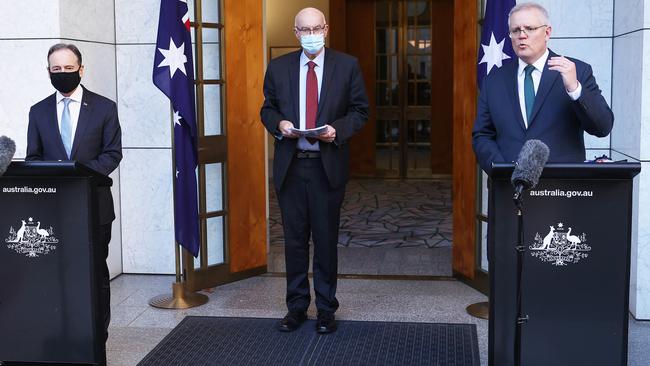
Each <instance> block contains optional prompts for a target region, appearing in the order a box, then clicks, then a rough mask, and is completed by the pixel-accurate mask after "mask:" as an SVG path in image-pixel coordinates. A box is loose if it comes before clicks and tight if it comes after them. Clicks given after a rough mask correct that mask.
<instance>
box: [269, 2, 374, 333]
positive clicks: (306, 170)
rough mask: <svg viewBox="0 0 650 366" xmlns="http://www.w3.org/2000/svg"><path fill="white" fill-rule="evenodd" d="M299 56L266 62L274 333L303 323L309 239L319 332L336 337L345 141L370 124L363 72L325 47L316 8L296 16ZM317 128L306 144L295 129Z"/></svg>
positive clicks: (347, 154) (354, 62)
mask: <svg viewBox="0 0 650 366" xmlns="http://www.w3.org/2000/svg"><path fill="white" fill-rule="evenodd" d="M294 31H295V34H296V38H297V39H298V40H299V41H300V45H301V47H302V49H301V50H300V51H296V52H293V53H290V54H287V55H284V56H281V57H278V58H276V59H274V60H271V61H270V62H269V65H268V68H267V71H266V77H265V79H264V97H265V100H264V105H263V106H262V110H261V112H260V114H261V119H262V123H264V127H266V129H267V130H268V131H269V133H270V134H272V135H273V137H275V154H274V161H273V183H274V185H275V190H276V193H277V197H278V202H279V206H280V211H281V212H282V221H283V229H284V242H285V261H286V270H287V293H286V303H287V308H288V309H289V312H288V313H287V315H286V316H285V317H284V319H282V320H281V321H280V322H279V323H278V326H277V327H278V330H280V331H285V332H290V331H294V330H296V329H298V328H299V327H300V325H301V324H302V323H303V322H304V321H305V320H306V319H307V314H306V312H307V308H308V307H309V304H310V302H311V296H310V291H309V278H308V271H309V238H310V237H311V238H312V240H313V243H314V264H313V273H314V292H315V294H316V301H315V302H316V308H317V310H318V316H317V322H316V331H317V332H318V333H331V332H334V331H335V330H336V321H335V318H334V312H335V311H336V310H337V309H338V307H339V303H338V300H337V299H336V272H337V244H338V230H339V216H340V209H341V203H342V202H343V196H344V194H345V184H346V183H347V180H348V175H349V172H348V165H349V158H350V151H349V147H348V141H349V140H350V138H351V137H352V135H353V134H354V133H355V132H357V131H358V130H359V129H361V127H363V125H364V124H365V123H366V120H367V119H368V97H367V96H366V91H365V87H364V84H363V78H362V75H361V69H360V67H359V63H358V62H357V60H356V59H355V58H354V57H352V56H349V55H346V54H344V53H340V52H337V51H334V50H332V49H329V48H325V47H324V46H325V38H326V37H327V32H328V27H327V23H326V21H325V16H324V15H323V13H322V12H321V11H320V10H318V9H315V8H305V9H302V10H301V11H300V12H298V14H297V15H296V19H295V28H294ZM313 128H321V130H322V131H320V130H319V131H320V134H318V135H315V136H311V137H305V136H303V135H302V134H300V133H296V129H298V130H307V129H313Z"/></svg>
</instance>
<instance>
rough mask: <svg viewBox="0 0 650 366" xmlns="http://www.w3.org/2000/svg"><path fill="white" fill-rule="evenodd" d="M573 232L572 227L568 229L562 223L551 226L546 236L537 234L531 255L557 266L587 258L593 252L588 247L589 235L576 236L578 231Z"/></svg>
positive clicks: (531, 248) (530, 247) (531, 247)
mask: <svg viewBox="0 0 650 366" xmlns="http://www.w3.org/2000/svg"><path fill="white" fill-rule="evenodd" d="M572 230H573V228H572V227H569V228H568V229H567V228H566V227H565V225H564V224H563V223H561V222H560V223H558V224H557V227H554V226H549V231H548V232H547V233H545V234H544V233H543V234H540V233H535V240H534V242H533V244H532V245H530V246H529V247H528V249H530V255H531V256H533V257H536V258H539V259H540V260H541V261H542V262H551V264H553V265H555V266H566V265H568V264H569V263H578V262H579V261H580V260H581V259H584V258H587V257H588V256H589V253H588V252H590V251H591V247H590V246H589V245H587V234H585V233H582V234H580V235H576V234H577V231H573V233H572V232H571V231H572ZM542 235H544V236H542Z"/></svg>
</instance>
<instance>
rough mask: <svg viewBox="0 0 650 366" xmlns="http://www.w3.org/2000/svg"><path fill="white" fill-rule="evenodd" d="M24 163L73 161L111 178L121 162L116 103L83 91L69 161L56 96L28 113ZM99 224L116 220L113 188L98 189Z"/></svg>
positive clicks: (39, 103) (88, 91) (120, 142)
mask: <svg viewBox="0 0 650 366" xmlns="http://www.w3.org/2000/svg"><path fill="white" fill-rule="evenodd" d="M25 160H74V161H78V162H80V163H82V164H84V165H86V166H88V167H89V168H91V169H93V170H95V171H97V172H99V173H101V174H104V175H109V174H110V173H111V172H112V171H113V170H115V169H116V168H117V166H118V164H119V163H120V160H122V132H121V129H120V123H119V120H118V118H117V106H116V105H115V102H113V101H112V100H110V99H107V98H105V97H102V96H101V95H99V94H95V93H93V92H91V91H90V90H88V89H86V88H84V90H83V97H82V99H81V108H80V110H79V120H78V122H77V129H76V131H75V137H74V141H73V144H72V151H71V154H70V159H68V156H67V154H66V152H65V148H64V147H63V141H62V140H61V134H60V132H59V123H58V118H57V111H56V93H55V94H52V95H50V96H49V97H47V98H45V99H43V100H41V101H40V102H38V103H36V104H34V105H33V106H32V108H31V109H30V110H29V127H28V130H27V156H26V157H25ZM97 194H98V199H99V223H100V224H108V223H110V222H112V221H113V220H114V219H115V212H114V208H113V197H112V195H111V191H110V187H99V189H98V192H97Z"/></svg>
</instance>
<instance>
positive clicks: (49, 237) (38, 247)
mask: <svg viewBox="0 0 650 366" xmlns="http://www.w3.org/2000/svg"><path fill="white" fill-rule="evenodd" d="M21 221H22V224H21V226H20V227H19V229H18V230H15V229H14V227H13V226H12V227H11V228H10V229H9V237H8V238H6V239H5V243H7V248H9V249H11V250H15V251H16V253H19V254H24V255H25V256H27V257H30V258H36V257H38V256H39V255H46V254H49V253H50V251H53V250H55V249H56V244H58V243H59V239H57V238H56V237H55V236H54V229H53V228H52V227H51V226H50V227H49V228H48V229H45V228H42V227H41V222H40V221H36V222H34V219H33V218H31V217H30V218H29V219H28V220H27V221H25V220H21Z"/></svg>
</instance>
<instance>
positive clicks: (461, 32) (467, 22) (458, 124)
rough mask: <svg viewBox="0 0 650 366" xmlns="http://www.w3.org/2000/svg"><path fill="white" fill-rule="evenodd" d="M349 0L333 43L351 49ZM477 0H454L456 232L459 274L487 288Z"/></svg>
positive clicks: (333, 9) (340, 3)
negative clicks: (480, 212) (477, 145)
mask: <svg viewBox="0 0 650 366" xmlns="http://www.w3.org/2000/svg"><path fill="white" fill-rule="evenodd" d="M345 3H346V0H330V14H336V16H334V17H331V18H330V19H329V20H328V24H329V27H330V33H329V37H328V38H329V42H330V47H332V48H336V49H340V50H345V49H346V40H345V34H346V5H345ZM479 5H480V1H477V0H454V26H453V37H454V40H453V49H454V51H453V68H454V71H453V159H452V160H453V162H452V164H453V166H452V179H453V184H452V187H453V188H452V189H453V190H452V197H453V221H454V223H453V232H454V240H453V242H454V244H453V249H452V253H453V254H452V255H453V259H452V268H453V273H454V276H455V277H457V278H459V279H461V280H463V281H465V282H467V283H468V284H470V285H471V286H473V287H475V288H478V289H480V290H482V291H484V292H485V286H484V284H485V278H482V277H484V276H481V275H480V274H478V271H476V263H477V250H476V238H477V220H476V207H477V206H476V205H477V202H476V200H477V176H478V174H477V173H478V170H477V168H476V159H475V157H474V152H473V150H472V127H473V125H474V118H475V116H476V105H477V93H478V89H477V85H476V58H477V55H478V35H479V33H478V31H479V27H478V14H479V12H478V7H479Z"/></svg>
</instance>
